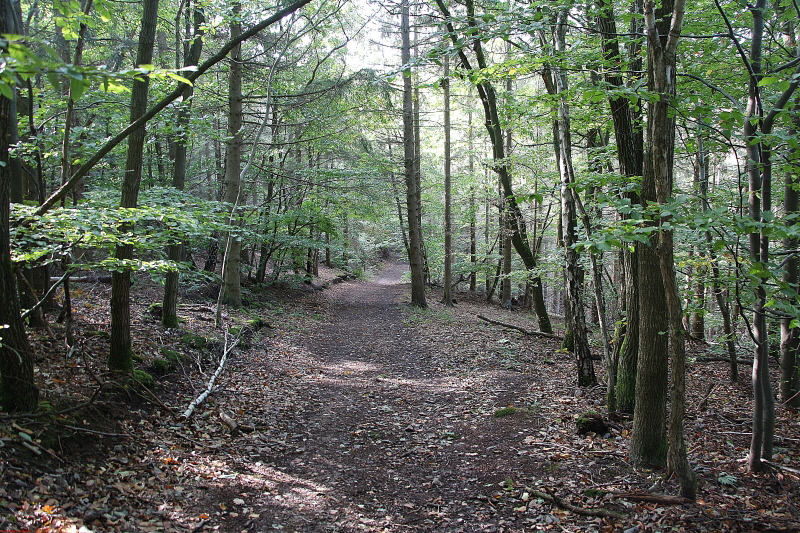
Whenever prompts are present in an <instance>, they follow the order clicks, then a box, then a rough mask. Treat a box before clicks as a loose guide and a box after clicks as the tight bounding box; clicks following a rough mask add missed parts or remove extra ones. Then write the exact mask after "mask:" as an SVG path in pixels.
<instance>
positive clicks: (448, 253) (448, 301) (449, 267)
mask: <svg viewBox="0 0 800 533" xmlns="http://www.w3.org/2000/svg"><path fill="white" fill-rule="evenodd" d="M442 89H443V90H444V305H446V306H448V307H452V306H453V287H452V285H453V227H452V214H451V204H452V202H453V199H452V191H451V184H450V181H451V176H450V163H451V162H450V59H449V57H448V56H445V57H444V79H443V80H442Z"/></svg>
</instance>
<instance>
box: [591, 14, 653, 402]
mask: <svg viewBox="0 0 800 533" xmlns="http://www.w3.org/2000/svg"><path fill="white" fill-rule="evenodd" d="M634 5H636V4H634ZM597 7H598V16H597V27H598V29H599V32H600V36H601V39H602V40H601V43H602V51H603V58H604V63H605V67H604V77H605V81H606V83H607V84H608V85H609V86H610V87H611V88H612V89H616V90H612V91H611V92H610V95H609V100H608V101H609V106H610V109H611V117H612V121H613V123H614V138H615V140H616V144H617V160H618V162H619V171H620V174H622V175H623V176H625V177H626V178H628V179H631V180H633V179H636V178H637V177H639V176H641V175H642V172H643V167H644V139H643V133H642V129H641V126H640V124H639V120H638V119H639V117H638V112H637V111H636V110H635V109H636V107H637V106H635V105H632V103H631V101H630V100H629V99H628V98H627V96H625V93H626V91H623V90H621V89H624V87H625V79H624V76H623V71H622V65H624V64H626V61H624V60H623V56H622V52H621V50H620V43H619V34H618V32H617V24H616V18H615V16H614V9H613V3H612V2H611V0H598V1H597ZM631 20H632V22H631V24H632V25H633V24H638V22H636V21H638V17H632V18H631ZM631 30H632V31H631V33H640V31H638V28H637V27H635V26H634V27H632V28H631ZM635 52H636V50H634V51H633V53H632V54H631V57H633V58H634V59H633V60H632V64H631V65H630V67H629V71H631V72H636V71H638V70H640V69H641V64H640V63H641V60H640V59H638V58H637V56H638V54H636V53H635ZM620 93H622V94H620ZM626 196H627V199H628V200H629V201H630V202H631V203H632V204H636V203H638V202H639V197H638V195H637V194H636V193H635V192H629V193H627V194H626ZM622 216H623V218H626V217H628V215H626V214H623V215H622ZM638 248H639V245H638V244H636V243H633V244H632V245H631V247H630V249H628V248H626V249H623V250H622V254H621V255H622V267H623V268H622V272H623V283H622V287H621V289H622V291H621V292H622V311H623V312H624V313H625V317H624V321H622V322H621V327H620V328H619V329H618V334H617V342H616V344H615V346H614V356H613V357H612V360H615V361H618V365H617V367H616V369H615V370H616V376H615V377H616V380H615V383H616V386H615V387H609V388H608V392H607V402H608V408H609V410H611V411H615V410H619V411H621V412H624V413H632V412H633V410H634V405H635V403H636V367H637V365H638V360H639V294H638V287H639V260H638V255H637V252H636V250H637V249H638ZM612 372H613V371H612Z"/></svg>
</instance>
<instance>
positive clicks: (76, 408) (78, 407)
mask: <svg viewBox="0 0 800 533" xmlns="http://www.w3.org/2000/svg"><path fill="white" fill-rule="evenodd" d="M101 390H103V385H100V386H99V387H97V390H95V391H94V394H92V397H91V398H89V400H88V401H86V402H84V403H82V404H80V405H76V406H74V407H68V408H67V409H61V410H60V411H44V412H41V413H17V414H13V415H2V416H0V420H13V419H16V418H42V417H45V416H57V415H65V414H67V413H74V412H75V411H80V410H81V409H85V408H86V407H89V406H90V405H92V404H93V403H94V401H95V399H96V398H97V395H98V394H100V391H101Z"/></svg>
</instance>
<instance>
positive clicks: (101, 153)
mask: <svg viewBox="0 0 800 533" xmlns="http://www.w3.org/2000/svg"><path fill="white" fill-rule="evenodd" d="M310 2H311V0H298V1H297V2H294V3H293V4H290V5H288V6H286V7H285V8H283V9H281V10H280V11H278V12H277V13H275V14H274V15H272V16H271V17H269V18H267V19H266V20H263V21H261V22H260V23H258V24H256V25H255V26H253V27H252V28H250V29H249V30H247V31H246V32H244V33H242V34H241V35H240V36H239V37H237V38H236V39H232V40H230V41H228V43H227V44H225V45H224V46H223V47H222V48H220V50H219V51H218V52H217V53H216V54H214V55H213V56H211V57H209V58H208V59H207V60H206V61H205V62H204V63H203V64H202V65H200V66H198V67H197V70H195V71H194V72H191V73H189V74H188V75H187V76H186V79H188V80H189V81H190V82H194V81H195V80H196V79H197V78H199V77H200V76H202V75H203V74H205V72H206V71H207V70H208V69H210V68H211V67H213V66H214V65H216V64H217V63H219V62H220V61H222V60H223V59H225V57H226V56H227V55H228V52H230V51H231V50H233V49H234V48H235V47H236V46H237V45H239V44H241V43H242V42H244V41H246V40H247V39H249V38H251V37H253V36H254V35H256V34H257V33H259V32H260V31H262V30H264V29H265V28H267V27H269V26H271V25H272V24H274V23H276V22H278V21H279V20H281V19H282V18H284V17H286V16H287V15H290V14H292V13H294V12H295V11H297V10H298V9H300V8H301V7H303V6H305V5H306V4H308V3H310ZM183 90H184V84H183V83H179V84H178V86H177V87H176V88H175V89H174V90H173V91H172V92H171V93H169V94H168V95H167V96H165V97H164V98H163V99H162V100H161V101H159V102H158V103H157V104H156V105H154V106H153V107H151V108H150V110H148V111H147V113H145V114H144V115H142V116H141V117H139V118H138V119H137V120H136V121H134V122H131V123H130V124H129V125H128V126H127V127H126V128H125V129H124V130H122V131H121V132H119V133H118V134H117V135H115V136H114V137H112V138H111V139H109V140H108V141H106V143H105V144H104V145H103V146H101V147H100V148H99V149H98V150H97V151H96V152H95V154H94V155H93V156H92V157H90V158H89V159H88V160H87V161H86V162H85V163H84V164H83V165H81V166H80V168H78V170H76V171H75V173H74V174H73V175H72V177H71V178H70V179H69V181H67V182H66V183H65V184H63V185H62V186H61V187H59V188H58V189H57V190H56V191H55V192H54V193H53V194H51V195H50V197H49V198H48V199H47V200H45V202H44V203H43V204H42V205H41V206H39V208H38V209H37V210H36V212H35V213H34V215H33V216H34V217H39V216H42V215H44V214H45V213H47V212H48V211H49V210H50V209H51V208H52V207H53V206H54V205H55V204H56V203H57V202H58V201H60V200H61V199H62V198H64V197H65V196H66V195H67V193H68V192H69V191H70V190H71V189H72V188H73V187H74V186H75V185H76V184H77V183H78V182H79V181H80V180H81V179H82V178H83V177H84V176H86V175H87V174H88V173H89V171H90V170H91V169H92V168H93V167H94V166H95V165H96V164H97V163H98V162H100V160H101V159H103V157H105V156H106V154H108V153H109V152H110V151H111V150H113V149H114V148H115V147H116V146H117V145H118V144H119V143H121V142H122V141H124V140H125V139H126V138H127V137H128V136H129V135H130V134H131V133H133V132H134V131H135V130H137V129H139V128H141V127H143V126H144V125H145V124H146V123H147V122H148V121H149V120H150V119H152V118H153V117H155V116H156V115H157V114H158V113H160V112H161V111H162V110H163V109H164V108H166V107H167V106H168V105H169V104H171V103H172V102H174V101H175V100H177V99H178V98H180V97H181V96H182V95H183Z"/></svg>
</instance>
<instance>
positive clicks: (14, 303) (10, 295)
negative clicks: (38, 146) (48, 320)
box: [0, 0, 39, 412]
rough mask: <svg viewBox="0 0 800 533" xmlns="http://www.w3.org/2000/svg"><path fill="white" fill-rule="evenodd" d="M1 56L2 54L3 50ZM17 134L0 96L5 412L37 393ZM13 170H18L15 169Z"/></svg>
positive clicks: (6, 21)
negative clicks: (17, 241)
mask: <svg viewBox="0 0 800 533" xmlns="http://www.w3.org/2000/svg"><path fill="white" fill-rule="evenodd" d="M20 16H21V15H20V12H19V3H16V2H14V1H13V0H0V33H17V34H18V33H20V32H21V29H22V28H21V23H20ZM3 52H4V53H5V50H3ZM16 132H17V117H16V109H15V106H14V101H13V100H10V99H8V98H6V97H4V96H0V302H3V303H2V305H0V325H6V326H8V327H6V328H4V329H0V406H2V408H3V409H4V410H6V411H9V412H11V411H35V410H36V407H37V404H38V400H39V389H38V388H37V387H36V384H35V383H34V379H33V353H32V351H31V347H30V344H29V343H28V335H27V334H26V332H25V324H24V323H23V321H22V318H21V317H20V306H19V295H18V294H17V284H16V283H15V281H14V280H15V276H14V265H13V264H12V263H11V232H10V220H9V216H10V212H11V184H12V182H14V181H16V180H21V179H22V178H21V176H14V175H13V172H14V171H15V166H14V165H13V164H11V163H12V162H11V158H10V154H9V148H10V146H11V143H12V142H13V136H14V135H15V134H16ZM16 168H21V167H19V166H17V167H16Z"/></svg>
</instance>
